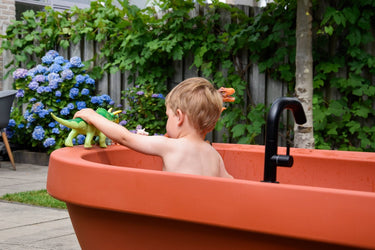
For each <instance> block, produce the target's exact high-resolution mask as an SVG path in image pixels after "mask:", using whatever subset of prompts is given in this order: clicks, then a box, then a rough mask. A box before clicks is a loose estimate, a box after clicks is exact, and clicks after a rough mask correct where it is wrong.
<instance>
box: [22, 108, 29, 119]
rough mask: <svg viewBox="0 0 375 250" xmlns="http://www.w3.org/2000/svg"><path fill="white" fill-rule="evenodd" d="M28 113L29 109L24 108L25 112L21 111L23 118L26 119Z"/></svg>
mask: <svg viewBox="0 0 375 250" xmlns="http://www.w3.org/2000/svg"><path fill="white" fill-rule="evenodd" d="M29 115H30V111H29V110H27V109H26V110H25V112H24V113H23V118H25V120H27V117H29Z"/></svg>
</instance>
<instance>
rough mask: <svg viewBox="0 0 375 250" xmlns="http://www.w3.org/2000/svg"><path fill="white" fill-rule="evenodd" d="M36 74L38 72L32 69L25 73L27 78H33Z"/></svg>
mask: <svg viewBox="0 0 375 250" xmlns="http://www.w3.org/2000/svg"><path fill="white" fill-rule="evenodd" d="M37 73H38V72H37V70H36V68H32V69H30V70H29V72H27V76H31V77H34V76H35V74H37Z"/></svg>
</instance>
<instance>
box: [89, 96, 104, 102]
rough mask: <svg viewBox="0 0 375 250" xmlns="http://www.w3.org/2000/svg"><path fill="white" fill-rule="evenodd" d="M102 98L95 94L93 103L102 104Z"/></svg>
mask: <svg viewBox="0 0 375 250" xmlns="http://www.w3.org/2000/svg"><path fill="white" fill-rule="evenodd" d="M102 102H103V101H102V100H101V99H100V97H99V96H93V97H91V103H93V104H102Z"/></svg>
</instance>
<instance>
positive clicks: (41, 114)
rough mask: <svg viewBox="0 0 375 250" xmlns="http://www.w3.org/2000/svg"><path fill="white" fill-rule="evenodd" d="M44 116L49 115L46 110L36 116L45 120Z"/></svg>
mask: <svg viewBox="0 0 375 250" xmlns="http://www.w3.org/2000/svg"><path fill="white" fill-rule="evenodd" d="M46 115H49V111H48V110H46V109H42V110H41V111H39V112H38V116H39V117H40V118H45V117H46Z"/></svg>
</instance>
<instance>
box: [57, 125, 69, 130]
mask: <svg viewBox="0 0 375 250" xmlns="http://www.w3.org/2000/svg"><path fill="white" fill-rule="evenodd" d="M59 126H60V129H61V130H69V128H68V127H66V126H64V125H62V124H59Z"/></svg>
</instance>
